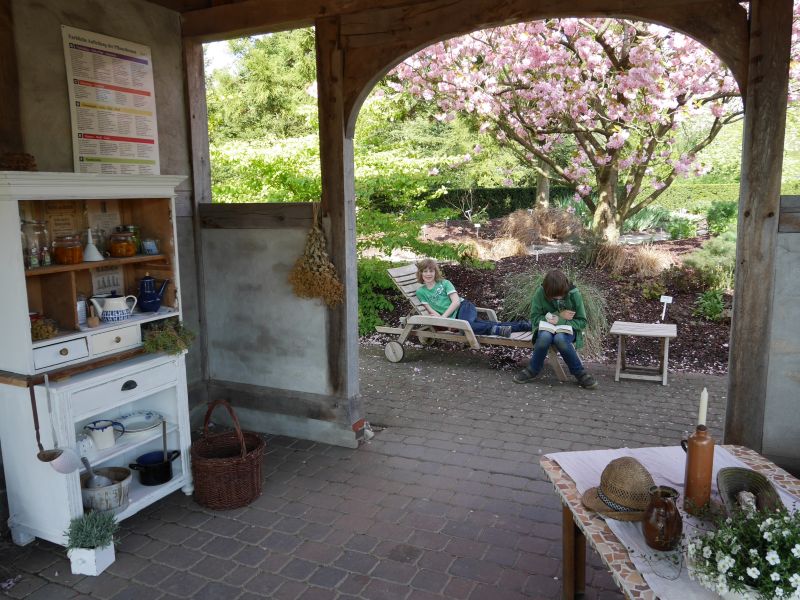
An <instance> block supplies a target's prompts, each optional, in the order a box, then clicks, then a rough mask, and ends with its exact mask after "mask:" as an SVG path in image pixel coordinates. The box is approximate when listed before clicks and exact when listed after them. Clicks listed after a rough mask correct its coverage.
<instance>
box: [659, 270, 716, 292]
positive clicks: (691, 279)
mask: <svg viewBox="0 0 800 600" xmlns="http://www.w3.org/2000/svg"><path fill="white" fill-rule="evenodd" d="M662 278H663V280H664V285H665V286H666V288H667V290H668V291H669V292H700V291H702V290H705V289H708V288H711V287H713V285H712V283H711V280H710V279H709V274H708V273H704V272H703V271H702V270H700V269H696V268H694V267H689V266H687V265H680V266H672V267H670V268H669V269H667V270H666V271H664V273H663V275H662Z"/></svg>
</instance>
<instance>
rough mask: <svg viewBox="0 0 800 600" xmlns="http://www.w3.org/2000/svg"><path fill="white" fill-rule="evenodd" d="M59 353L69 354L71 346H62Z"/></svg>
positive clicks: (62, 354)
mask: <svg viewBox="0 0 800 600" xmlns="http://www.w3.org/2000/svg"><path fill="white" fill-rule="evenodd" d="M58 353H59V354H60V355H61V356H66V355H67V354H69V348H62V349H61V350H59V351H58Z"/></svg>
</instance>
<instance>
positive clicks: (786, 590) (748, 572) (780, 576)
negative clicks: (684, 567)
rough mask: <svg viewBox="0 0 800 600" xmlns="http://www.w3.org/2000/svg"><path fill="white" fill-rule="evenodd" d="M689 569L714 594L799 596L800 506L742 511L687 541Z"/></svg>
mask: <svg viewBox="0 0 800 600" xmlns="http://www.w3.org/2000/svg"><path fill="white" fill-rule="evenodd" d="M686 551H687V554H688V557H689V564H690V569H689V575H690V577H691V578H692V579H694V580H696V581H697V582H698V583H700V585H702V586H703V587H705V588H708V589H710V590H712V591H714V592H717V593H718V594H723V595H724V594H728V593H730V592H739V593H743V592H748V591H752V592H754V593H755V594H756V595H757V597H758V598H760V599H761V600H800V511H798V512H795V513H794V514H788V513H787V512H785V511H782V512H775V513H763V512H747V511H741V512H738V513H736V514H735V515H734V516H733V517H729V518H727V519H725V520H722V521H719V522H718V524H717V529H716V531H713V532H709V533H706V534H704V535H701V536H698V537H696V538H695V539H693V540H692V541H690V542H689V544H688V546H687V549H686Z"/></svg>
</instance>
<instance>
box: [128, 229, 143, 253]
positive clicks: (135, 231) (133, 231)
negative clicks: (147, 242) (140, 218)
mask: <svg viewBox="0 0 800 600" xmlns="http://www.w3.org/2000/svg"><path fill="white" fill-rule="evenodd" d="M125 231H128V232H130V233H131V234H132V235H133V243H134V244H136V253H137V254H138V253H139V252H141V250H142V248H141V242H140V241H139V240H141V239H142V238H141V236H140V235H139V226H138V225H125Z"/></svg>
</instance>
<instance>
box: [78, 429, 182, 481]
mask: <svg viewBox="0 0 800 600" xmlns="http://www.w3.org/2000/svg"><path fill="white" fill-rule="evenodd" d="M110 418H112V419H113V417H110ZM175 431H178V427H177V425H175V424H170V423H167V436H168V437H169V436H170V435H172V434H173V433H174V432H175ZM126 437H127V439H125V438H126ZM123 440H124V441H123ZM154 440H158V441H160V440H161V427H154V428H153V432H150V431H140V432H136V433H125V434H123V435H122V436H120V438H119V439H118V440H117V443H116V444H114V445H113V446H112V447H111V448H107V449H105V450H95V451H94V452H90V453H88V454H87V455H86V458H88V459H89V460H90V461H91V463H92V465H94V466H103V465H105V464H106V463H107V462H108V461H110V460H113V459H115V458H117V457H118V456H122V455H123V454H125V453H126V452H130V451H131V450H134V449H136V448H139V447H140V446H144V445H146V444H149V443H150V442H152V441H154ZM80 472H81V473H85V472H86V469H83V468H81V470H80Z"/></svg>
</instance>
